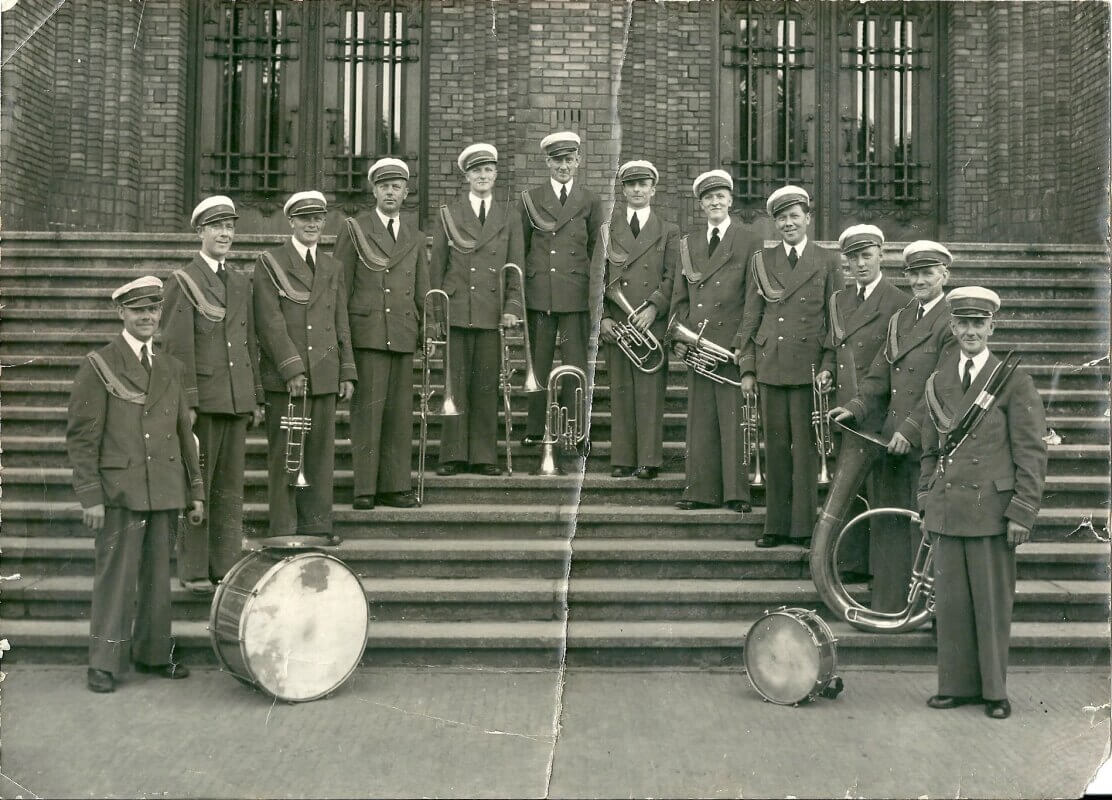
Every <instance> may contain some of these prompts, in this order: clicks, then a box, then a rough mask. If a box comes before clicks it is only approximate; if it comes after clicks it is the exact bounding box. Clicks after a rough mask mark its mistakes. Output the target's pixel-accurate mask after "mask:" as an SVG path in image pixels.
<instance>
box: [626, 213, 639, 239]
mask: <svg viewBox="0 0 1112 800" xmlns="http://www.w3.org/2000/svg"><path fill="white" fill-rule="evenodd" d="M629 229H630V230H631V231H633V237H634V238H637V234H639V233H640V232H641V218H640V217H639V216H638V215H637V214H634V215H633V219H631V220H630V221H629Z"/></svg>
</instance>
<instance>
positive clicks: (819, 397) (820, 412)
mask: <svg viewBox="0 0 1112 800" xmlns="http://www.w3.org/2000/svg"><path fill="white" fill-rule="evenodd" d="M811 399H812V403H811V405H812V408H813V410H812V411H811V427H812V428H814V429H815V448H816V449H817V450H818V452H819V478H818V484H819V486H829V485H830V470H829V467H828V466H827V463H826V459H827V458H828V457H829V456H831V455H833V454H834V437H833V436H831V435H830V392H829V391H825V392H824V391H821V390H820V389H819V385H818V383H816V382H815V365H814V364H812V365H811Z"/></svg>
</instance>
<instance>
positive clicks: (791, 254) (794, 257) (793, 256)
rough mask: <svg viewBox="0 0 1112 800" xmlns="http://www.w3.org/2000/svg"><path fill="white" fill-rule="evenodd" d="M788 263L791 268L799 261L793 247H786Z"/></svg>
mask: <svg viewBox="0 0 1112 800" xmlns="http://www.w3.org/2000/svg"><path fill="white" fill-rule="evenodd" d="M788 263H789V264H791V265H792V269H795V265H796V264H798V263H799V253H797V252H795V248H794V247H789V248H788Z"/></svg>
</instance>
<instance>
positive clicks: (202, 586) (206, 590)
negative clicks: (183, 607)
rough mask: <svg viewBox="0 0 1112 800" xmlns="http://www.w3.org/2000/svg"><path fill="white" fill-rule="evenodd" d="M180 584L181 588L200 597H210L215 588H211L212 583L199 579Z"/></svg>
mask: <svg viewBox="0 0 1112 800" xmlns="http://www.w3.org/2000/svg"><path fill="white" fill-rule="evenodd" d="M181 583H182V586H184V587H185V588H186V589H188V590H189V591H190V592H191V593H192V594H195V595H198V596H201V597H204V596H206V595H211V594H213V593H214V592H215V591H216V587H215V586H213V584H212V581H209V580H206V579H204V578H200V579H199V580H189V581H182V582H181Z"/></svg>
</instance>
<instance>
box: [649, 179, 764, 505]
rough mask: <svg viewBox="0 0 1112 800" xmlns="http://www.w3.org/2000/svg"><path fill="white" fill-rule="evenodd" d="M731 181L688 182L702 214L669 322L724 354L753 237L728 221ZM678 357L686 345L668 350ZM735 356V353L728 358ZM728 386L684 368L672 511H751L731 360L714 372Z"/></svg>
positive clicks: (738, 314)
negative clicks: (680, 478)
mask: <svg viewBox="0 0 1112 800" xmlns="http://www.w3.org/2000/svg"><path fill="white" fill-rule="evenodd" d="M733 188H734V182H733V178H731V177H730V174H729V173H728V172H726V171H725V170H721V169H713V170H711V171H710V172H704V173H703V174H702V175H700V176H699V177H697V178H696V179H695V182H694V183H693V184H692V186H691V189H692V191H693V192H694V194H695V197H696V198H697V199H698V200H699V205H700V206H701V207H702V209H703V213H704V214H705V215H706V220H707V222H706V225H700V226H698V228H696V229H693V230H692V231H691V232H690V233H689V234H687V235H686V236H684V237H683V239H682V240H681V242H680V274H679V275H677V276H676V280H675V288H674V290H673V292H672V307H671V313H670V314H669V317H670V318H674V319H675V321H676V322H678V323H680V324H682V325H684V326H686V327H687V328H688V329H690V330H692V331H697V330H698V329H699V327H700V326H702V325H703V322H704V320H705V321H706V325H705V326H704V327H703V338H704V339H705V340H707V341H708V342H712V343H713V344H716V345H719V346H720V347H722V348H724V349H726V351H727V352H730V347H731V345H732V344H734V336H735V334H736V333H737V330H738V326H740V325H741V323H742V309H743V307H744V303H745V286H746V279H747V269H746V265H747V263H748V260H749V254H750V253H752V252H753V250H754V249H756V247H757V246H758V242H759V240H758V239H757V238H756V237H755V236H753V235H752V234H751V233H750V232H749V230H747V229H746V228H744V227H743V226H742V225H741V223H739V222H737V221H736V220H733V219H732V218H731V217H730V206H731V205H733V199H734V196H733ZM675 350H676V354H677V355H678V356H680V357H681V358H683V356H684V355H685V354H686V352H687V346H686V345H685V344H683V343H677V344H676V345H675ZM735 358H736V353H735ZM718 371H720V372H722V373H723V374H724V375H725V376H726V377H728V378H729V379H730V380H732V381H733V382H734V384H733V385H731V384H729V383H717V382H715V381H712V380H711V379H710V378H707V377H704V376H702V375H699V374H697V373H696V372H695V371H694V370H688V374H687V462H686V469H687V485H686V486H685V487H684V490H683V497H682V498H681V499H680V500H679V502H677V503H676V508H679V509H682V510H684V511H689V510H692V509H698V508H715V507H717V506H720V505H722V504H723V501H725V505H726V507H727V508H729V509H731V510H732V511H737V512H739V513H746V512H749V511H752V507H751V506H750V504H749V499H750V495H749V469H748V466H747V465H746V464H743V463H742V461H741V452H742V428H741V425H740V424H739V419H738V412H739V407H740V404H741V395H740V394H739V392H738V387H737V385H736V384H737V383H738V371H737V369H736V368H735V366H734V364H733V363H726V364H725V365H724V367H722V368H719V370H718Z"/></svg>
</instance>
